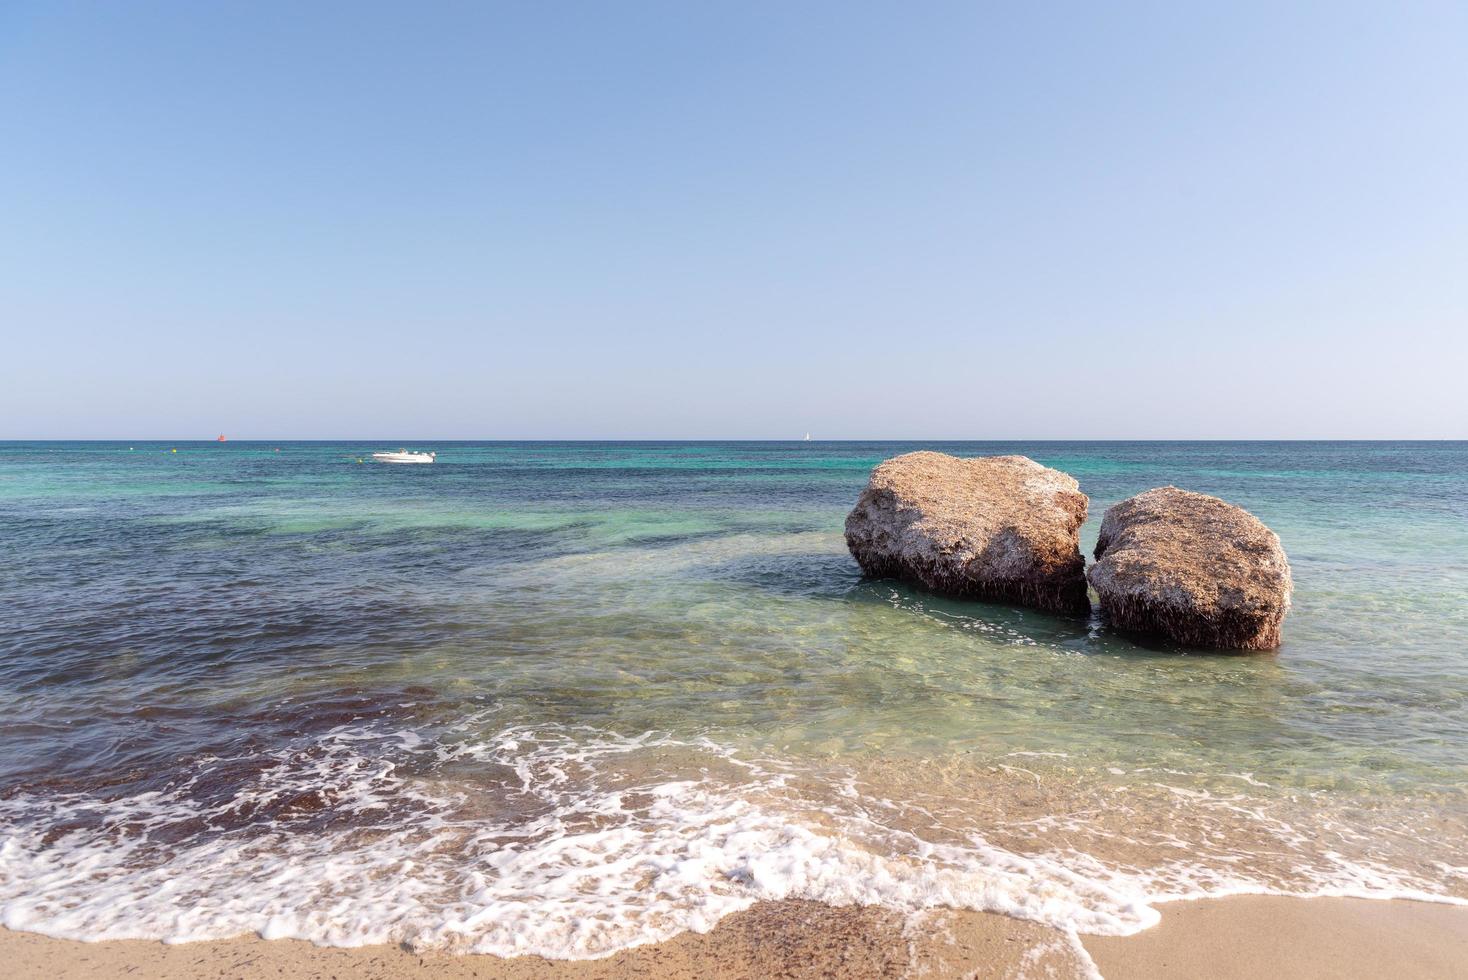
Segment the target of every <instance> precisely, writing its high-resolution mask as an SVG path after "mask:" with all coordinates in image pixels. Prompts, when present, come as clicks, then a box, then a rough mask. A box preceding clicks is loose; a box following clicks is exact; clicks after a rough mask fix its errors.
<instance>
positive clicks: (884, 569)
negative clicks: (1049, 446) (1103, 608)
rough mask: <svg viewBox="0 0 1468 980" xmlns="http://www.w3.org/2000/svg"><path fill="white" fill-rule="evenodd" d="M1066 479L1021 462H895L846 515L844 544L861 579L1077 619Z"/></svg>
mask: <svg viewBox="0 0 1468 980" xmlns="http://www.w3.org/2000/svg"><path fill="white" fill-rule="evenodd" d="M1088 504H1089V501H1088V500H1087V498H1086V495H1085V494H1083V493H1081V491H1080V486H1079V485H1078V484H1077V483H1076V481H1075V480H1074V479H1073V478H1072V477H1070V476H1067V475H1066V474H1064V473H1061V472H1060V471H1059V470H1052V469H1050V468H1048V467H1045V466H1041V465H1040V464H1039V463H1037V462H1035V461H1034V460H1032V459H1027V458H1026V457H1024V456H991V457H987V458H979V459H960V458H958V457H957V456H948V455H946V454H944V453H934V452H916V453H907V454H906V455H903V456H895V457H893V458H892V459H889V460H887V461H886V462H884V463H882V464H880V465H879V466H878V467H877V468H876V469H874V470H873V471H872V477H871V482H870V483H868V484H867V488H866V490H864V491H862V494H861V497H860V498H859V499H858V500H857V502H856V507H855V508H854V509H853V510H852V511H851V514H850V515H849V516H848V517H847V518H846V545H847V547H848V548H850V549H851V553H852V555H854V556H855V557H856V560H857V562H858V563H860V565H861V567H862V570H863V571H865V572H866V573H867V574H868V575H874V576H883V577H885V576H890V577H894V578H901V579H905V580H907V581H909V582H914V583H917V584H918V585H921V586H923V587H925V588H927V589H930V590H932V591H934V592H938V593H941V594H943V595H948V596H954V597H956V598H962V599H987V600H993V601H999V602H1014V603H1018V604H1021V605H1026V606H1033V607H1035V608H1037V609H1045V610H1050V611H1054V612H1084V611H1086V610H1088V609H1089V608H1090V601H1089V599H1088V598H1087V595H1086V578H1085V568H1086V560H1085V558H1084V557H1083V556H1082V555H1081V548H1080V537H1079V533H1078V532H1079V530H1080V526H1081V524H1083V523H1084V522H1085V520H1086V507H1087V505H1088Z"/></svg>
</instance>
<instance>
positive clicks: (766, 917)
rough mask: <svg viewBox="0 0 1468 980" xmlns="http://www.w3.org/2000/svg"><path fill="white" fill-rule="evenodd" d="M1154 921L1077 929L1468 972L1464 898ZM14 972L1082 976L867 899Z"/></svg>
mask: <svg viewBox="0 0 1468 980" xmlns="http://www.w3.org/2000/svg"><path fill="white" fill-rule="evenodd" d="M1162 911H1163V921H1162V923H1161V924H1160V925H1158V926H1156V927H1155V928H1153V929H1149V930H1147V931H1146V932H1143V933H1141V934H1139V935H1137V936H1130V937H1126V938H1097V937H1086V938H1085V940H1084V943H1085V947H1086V950H1087V951H1088V952H1089V953H1090V955H1091V957H1092V958H1093V959H1094V961H1095V964H1096V966H1097V967H1099V969H1100V971H1101V974H1102V975H1103V976H1104V977H1106V978H1108V980H1127V978H1139V980H1161V978H1165V977H1179V976H1187V977H1220V978H1222V977H1260V976H1272V977H1381V976H1391V977H1394V978H1400V980H1425V978H1439V977H1442V978H1446V977H1461V976H1468V908H1464V907H1454V906H1444V905H1431V904H1426V903H1419V902H1375V901H1364V900H1358V899H1334V898H1322V899H1298V898H1266V897H1255V896H1245V897H1238V898H1226V899H1216V900H1206V901H1198V902H1180V903H1175V904H1172V905H1167V906H1164V907H1163V909H1162ZM0 962H3V963H5V964H6V966H5V969H4V973H5V975H6V976H8V977H11V978H14V980H42V978H46V980H50V978H93V977H117V976H128V977H133V978H157V980H182V978H194V977H205V978H215V977H231V978H233V977H239V978H243V980H255V978H267V977H268V978H274V980H332V978H335V980H348V978H371V980H399V978H416V977H425V978H426V977H433V978H443V980H461V978H471V977H474V978H482V980H528V978H532V977H533V978H542V977H546V978H566V980H591V978H631V977H652V978H655V980H685V978H686V980H704V978H710V977H713V978H730V980H732V978H758V977H853V978H863V977H901V976H913V975H921V976H924V977H969V976H978V977H1025V976H1034V977H1047V976H1048V977H1084V976H1088V975H1090V965H1089V964H1088V963H1087V962H1086V960H1085V958H1084V957H1082V956H1081V955H1080V954H1079V952H1078V951H1077V950H1076V949H1075V948H1074V946H1073V944H1071V943H1070V942H1069V941H1068V940H1067V939H1066V937H1064V936H1063V935H1061V934H1059V933H1057V932H1055V931H1053V930H1051V929H1047V928H1045V927H1043V926H1038V925H1035V924H1033V923H1029V922H1023V921H1019V920H1016V919H1010V918H1007V917H1005V916H1000V915H991V914H985V913H971V912H952V913H949V912H942V913H934V914H932V915H930V916H927V917H926V918H924V919H923V920H922V921H920V922H918V923H916V924H913V923H906V922H904V921H903V919H902V918H901V917H900V916H897V915H894V914H892V913H890V912H886V911H884V910H881V909H875V908H856V907H852V908H832V907H830V906H825V905H820V904H817V903H814V902H797V901H789V902H766V903H761V904H759V905H756V906H754V907H753V908H751V909H749V910H748V911H745V912H741V913H738V914H736V915H732V916H730V917H728V918H727V919H725V920H724V921H723V922H721V923H720V924H719V926H718V928H716V929H714V930H713V931H712V932H710V933H708V934H706V935H698V934H692V933H690V934H685V935H682V936H679V937H677V938H676V939H673V940H671V941H669V942H665V943H660V944H657V945H652V946H645V947H641V948H638V949H633V950H628V951H625V952H622V953H618V954H617V955H615V956H611V957H608V958H606V959H600V960H589V961H580V962H566V961H551V960H544V959H540V958H538V957H520V958H516V959H501V958H498V957H493V956H454V955H448V954H442V953H430V954H419V953H415V952H412V951H410V950H406V949H400V948H397V947H389V946H368V947H361V948H357V949H327V948H320V947H316V946H312V945H310V944H308V943H303V942H298V941H293V940H274V941H267V940H263V939H259V938H256V937H253V936H242V937H238V938H235V939H228V940H220V941H213V942H201V943H186V944H182V945H175V946H167V945H164V944H162V943H157V942H148V941H135V940H133V941H116V942H101V943H81V942H73V941H69V940H58V939H50V938H47V937H44V936H37V935H33V934H30V933H21V932H10V931H6V930H0Z"/></svg>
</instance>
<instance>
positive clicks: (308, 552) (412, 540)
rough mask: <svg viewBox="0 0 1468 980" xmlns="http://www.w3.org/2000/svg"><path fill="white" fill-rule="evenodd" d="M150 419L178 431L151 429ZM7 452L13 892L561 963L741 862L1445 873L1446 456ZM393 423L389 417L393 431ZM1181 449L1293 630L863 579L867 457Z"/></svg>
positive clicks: (1173, 872) (1150, 917) (1291, 446)
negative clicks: (1171, 639)
mask: <svg viewBox="0 0 1468 980" xmlns="http://www.w3.org/2000/svg"><path fill="white" fill-rule="evenodd" d="M173 445H177V446H178V450H179V451H178V453H176V454H174V453H171V452H169V451H168V450H169V449H170V448H172V447H173ZM379 448H382V447H380V446H376V445H372V446H369V445H365V444H326V443H318V444H299V443H297V444H284V445H282V446H281V447H280V450H279V451H278V452H277V451H275V447H274V446H273V445H264V444H252V443H227V444H223V445H216V444H170V445H159V444H142V443H135V444H133V448H132V449H129V446H128V445H127V444H116V443H95V444H80V443H32V444H17V443H8V444H0V542H3V544H4V547H5V549H6V552H7V559H8V560H7V561H6V562H5V563H4V564H3V565H0V608H3V609H4V611H5V617H4V618H5V624H4V625H5V628H4V630H3V633H0V719H3V720H0V725H3V729H4V739H3V743H0V916H3V919H0V921H3V923H4V924H5V925H7V926H10V927H12V928H26V929H34V930H38V931H43V932H48V933H52V934H56V935H63V936H74V937H88V938H96V937H123V936H139V937H162V938H169V939H190V938H203V937H216V936H228V935H233V934H236V933H239V932H241V931H250V930H259V931H262V932H263V933H264V934H265V935H267V936H298V937H302V938H306V939H311V940H314V941H317V942H325V943H339V944H355V943H361V942H367V941H390V942H408V943H410V944H413V945H418V946H424V947H447V948H453V949H463V950H471V949H472V950H479V951H486V952H497V953H513V952H529V951H535V952H543V953H547V954H550V955H557V956H592V955H599V954H604V953H607V952H610V951H612V950H615V949H617V948H621V947H624V946H627V945H630V944H633V943H636V942H639V941H648V940H652V939H657V938H661V937H664V936H669V935H672V934H675V933H676V932H678V931H681V930H683V929H687V928H707V927H709V926H710V925H712V924H713V923H714V922H715V921H717V920H718V918H719V917H721V916H722V915H724V914H726V913H727V912H730V911H733V910H736V909H739V908H743V907H745V906H747V905H749V904H750V903H752V902H754V901H755V900H758V899H761V898H783V897H802V898H814V899H821V900H826V901H831V902H838V903H844V902H864V903H881V904H885V905H888V906H891V907H895V908H899V909H914V910H916V909H923V908H928V907H935V906H957V907H967V908H984V909H996V910H1001V911H1007V912H1011V913H1013V914H1016V915H1020V916H1024V917H1027V918H1031V919H1035V920H1038V921H1042V922H1046V923H1050V924H1052V925H1056V926H1059V927H1061V928H1068V929H1079V930H1081V931H1091V932H1112V933H1117V932H1128V931H1133V930H1135V929H1138V928H1142V927H1144V926H1146V925H1148V924H1150V923H1151V922H1152V921H1154V920H1155V917H1156V913H1155V912H1154V911H1153V909H1152V908H1151V907H1150V905H1149V902H1154V901H1156V900H1158V899H1161V898H1166V897H1175V896H1181V895H1198V894H1221V893H1227V892H1231V891H1258V890H1280V891H1291V892H1308V893H1351V894H1370V895H1382V896H1384V895H1388V894H1409V895H1419V896H1424V895H1432V896H1439V897H1448V898H1452V897H1458V898H1460V899H1461V898H1462V897H1463V896H1468V852H1465V847H1464V841H1465V840H1468V833H1465V816H1468V806H1465V801H1464V784H1465V776H1468V768H1465V758H1468V707H1465V697H1468V601H1465V597H1468V444H1463V443H1395V444H1394V443H1192V444H1185V443H1176V444H1166V443H1134V444H1105V443H1034V444H1014V443H1007V444H979V443H963V444H923V446H921V447H920V446H918V445H916V444H912V445H908V444H895V443H880V444H878V443H873V444H862V443H829V444H823V443H813V444H799V443H769V444H756V443H739V444H712V445H692V444H571V443H558V444H502V443H499V444H452V443H448V444H438V445H436V446H434V447H423V448H437V449H438V450H439V462H438V463H437V464H435V465H433V466H424V467H391V466H381V465H372V464H359V463H358V462H357V460H358V458H362V457H364V456H365V455H366V454H367V453H370V452H371V451H372V450H374V449H379ZM394 448H395V447H394ZM913 448H936V449H942V450H946V451H949V452H955V453H959V454H963V455H982V454H991V453H1002V452H1023V453H1026V454H1027V455H1030V456H1032V457H1034V458H1036V459H1038V460H1040V461H1041V462H1044V463H1046V464H1048V465H1051V466H1056V467H1059V468H1061V469H1064V470H1066V471H1067V472H1070V473H1071V474H1073V475H1074V476H1076V477H1077V478H1078V479H1079V480H1080V481H1081V484H1082V488H1083V489H1084V490H1085V491H1086V492H1087V493H1088V494H1089V495H1090V496H1091V501H1092V505H1091V507H1092V511H1091V512H1092V518H1091V520H1090V521H1089V523H1088V524H1087V526H1086V528H1085V531H1084V532H1083V533H1084V535H1085V542H1084V543H1085V546H1086V547H1087V549H1088V550H1089V548H1090V546H1091V545H1092V544H1093V543H1094V540H1095V534H1096V530H1097V528H1098V526H1099V523H1100V515H1101V513H1102V511H1103V510H1104V509H1105V508H1106V506H1108V505H1109V504H1111V503H1114V502H1116V501H1117V500H1120V499H1122V498H1124V497H1126V496H1129V495H1131V494H1133V493H1136V492H1138V491H1141V490H1144V489H1147V488H1149V487H1153V486H1158V485H1163V484H1167V483H1175V484H1178V485H1180V486H1184V487H1188V488H1190V489H1195V490H1201V491H1205V492H1209V493H1214V494H1217V495H1219V496H1222V497H1225V498H1227V499H1229V500H1231V501H1234V502H1237V503H1239V504H1242V505H1243V506H1245V507H1248V508H1249V509H1250V510H1252V511H1253V512H1254V513H1255V514H1257V515H1258V516H1259V517H1260V518H1262V519H1263V520H1264V521H1265V522H1266V523H1268V524H1269V525H1271V526H1272V527H1274V528H1275V529H1276V530H1277V531H1278V532H1279V533H1280V536H1281V538H1282V539H1283V541H1284V543H1285V547H1286V549H1287V550H1288V552H1289V554H1290V558H1291V562H1292V564H1293V567H1294V577H1295V583H1296V594H1295V606H1294V610H1293V612H1292V613H1291V615H1290V617H1289V618H1288V619H1287V620H1286V627H1285V645H1284V647H1283V648H1282V649H1281V651H1280V652H1279V653H1278V654H1277V655H1267V656H1199V655H1191V654H1188V653H1187V652H1186V651H1177V650H1172V649H1167V648H1163V647H1156V646H1154V647H1146V646H1141V645H1138V644H1137V643H1135V642H1133V641H1131V640H1128V639H1125V638H1120V637H1116V636H1113V635H1111V634H1110V633H1108V632H1107V631H1106V629H1104V628H1103V627H1102V626H1101V625H1100V624H1099V623H1098V622H1096V621H1094V620H1087V619H1084V618H1064V617H1053V616H1046V615H1041V614H1037V613H1032V612H1026V611H1022V610H1016V609H1011V608H1007V607H1003V606H990V605H984V604H971V603H954V602H948V601H945V600H941V599H937V598H934V597H932V596H927V595H923V594H921V593H917V592H914V591H912V590H910V589H908V588H906V587H903V586H900V585H896V584H894V583H891V582H871V581H863V580H862V579H861V578H860V576H859V574H858V571H857V568H856V566H855V563H854V562H852V561H851V560H850V558H849V557H848V556H847V554H846V550H845V547H844V543H843V541H842V538H841V524H842V520H843V518H844V516H845V512H846V510H847V508H849V506H850V505H851V503H852V502H853V501H854V500H855V498H856V495H857V493H858V492H859V491H860V489H861V487H862V486H863V485H864V483H865V480H866V476H867V473H868V472H869V470H870V468H871V466H872V465H874V464H875V463H876V462H878V461H879V460H881V459H883V458H885V457H887V456H890V455H893V454H895V453H897V452H902V451H906V450H908V449H913Z"/></svg>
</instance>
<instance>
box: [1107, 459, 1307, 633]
mask: <svg viewBox="0 0 1468 980" xmlns="http://www.w3.org/2000/svg"><path fill="white" fill-rule="evenodd" d="M1096 558H1097V561H1096V564H1094V565H1092V566H1091V570H1090V572H1089V573H1088V575H1087V578H1089V579H1090V582H1091V586H1092V587H1093V588H1094V589H1095V590H1096V594H1097V595H1098V596H1099V598H1100V600H1101V613H1102V615H1103V616H1105V618H1106V619H1107V621H1108V622H1110V623H1111V624H1112V625H1114V626H1116V627H1118V628H1120V629H1124V630H1130V631H1134V632H1138V633H1148V634H1152V635H1155V636H1162V637H1166V638H1167V639H1169V640H1172V641H1173V642H1175V643H1180V644H1183V645H1185V646H1192V647H1208V648H1213V649H1222V650H1273V649H1274V648H1275V647H1277V646H1279V629H1280V622H1281V621H1282V620H1283V619H1284V616H1285V613H1286V612H1288V611H1289V608H1290V591H1291V588H1292V585H1291V581H1290V563H1289V559H1288V558H1286V557H1285V553H1284V548H1283V547H1281V546H1280V543H1279V537H1278V535H1276V534H1275V533H1274V532H1273V531H1271V530H1270V529H1269V528H1267V527H1265V526H1264V523H1263V522H1262V521H1260V520H1259V519H1258V518H1257V517H1255V516H1254V515H1253V514H1250V513H1249V512H1248V511H1246V510H1244V509H1243V508H1242V507H1235V506H1234V505H1233V504H1230V503H1226V502H1225V501H1222V500H1219V499H1218V498H1217V497H1210V496H1208V495H1207V494H1202V493H1193V492H1191V491H1188V490H1179V489H1178V488H1177V487H1160V488H1158V489H1156V490H1148V491H1147V492H1146V493H1140V494H1138V495H1137V496H1135V497H1132V498H1130V499H1128V500H1123V501H1122V502H1121V503H1119V504H1117V505H1116V506H1114V507H1111V508H1109V509H1108V510H1107V511H1106V516H1105V517H1104V518H1103V519H1102V521H1101V537H1100V539H1099V540H1098V541H1097V542H1096Z"/></svg>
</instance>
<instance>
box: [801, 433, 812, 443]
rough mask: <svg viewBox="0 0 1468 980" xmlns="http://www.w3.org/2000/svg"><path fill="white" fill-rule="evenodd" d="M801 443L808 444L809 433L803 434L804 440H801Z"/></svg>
mask: <svg viewBox="0 0 1468 980" xmlns="http://www.w3.org/2000/svg"><path fill="white" fill-rule="evenodd" d="M801 441H802V442H810V433H809V432H807V433H806V434H805V438H804V439H803V440H801Z"/></svg>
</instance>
